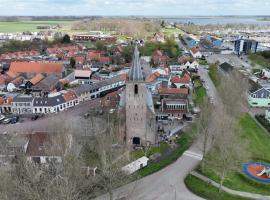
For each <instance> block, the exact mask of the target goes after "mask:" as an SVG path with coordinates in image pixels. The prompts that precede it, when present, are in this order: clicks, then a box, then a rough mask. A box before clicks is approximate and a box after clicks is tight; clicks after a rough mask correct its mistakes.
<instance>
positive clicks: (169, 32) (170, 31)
mask: <svg viewBox="0 0 270 200" xmlns="http://www.w3.org/2000/svg"><path fill="white" fill-rule="evenodd" d="M161 32H162V33H164V34H165V35H166V36H168V37H170V36H171V35H172V34H174V33H176V34H177V35H179V34H181V35H183V34H184V32H183V31H182V30H180V29H178V28H162V29H161Z"/></svg>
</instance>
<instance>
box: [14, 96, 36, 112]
mask: <svg viewBox="0 0 270 200" xmlns="http://www.w3.org/2000/svg"><path fill="white" fill-rule="evenodd" d="M33 100H34V98H33V97H32V96H27V95H18V96H15V97H14V98H13V102H12V107H11V112H12V113H13V114H32V107H33Z"/></svg>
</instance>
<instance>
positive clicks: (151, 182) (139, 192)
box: [96, 142, 203, 200]
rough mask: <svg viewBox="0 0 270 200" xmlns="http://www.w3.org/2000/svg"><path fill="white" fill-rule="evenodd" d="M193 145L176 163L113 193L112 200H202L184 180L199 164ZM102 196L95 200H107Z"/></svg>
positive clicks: (198, 156)
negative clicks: (122, 199) (188, 187)
mask: <svg viewBox="0 0 270 200" xmlns="http://www.w3.org/2000/svg"><path fill="white" fill-rule="evenodd" d="M197 144H198V143H197V142H196V143H194V144H193V145H192V146H191V147H190V148H189V150H188V151H186V152H185V153H184V154H183V155H182V156H181V157H180V158H179V159H178V160H177V161H176V162H174V163H173V164H171V165H169V166H168V167H166V168H164V169H162V170H160V171H158V172H156V173H154V174H152V175H149V176H146V177H144V178H142V179H140V180H138V181H135V182H132V183H130V184H128V185H125V186H123V187H120V188H118V189H116V190H115V191H114V199H116V200H117V199H121V198H123V197H126V199H128V200H174V199H177V200H178V199H181V200H203V199H202V198H200V197H198V196H196V195H194V194H193V193H191V192H190V191H189V190H188V189H187V188H186V186H185V183H184V179H185V177H186V176H187V175H188V174H189V172H191V171H192V170H193V169H194V168H195V167H196V166H197V165H198V164H199V162H200V160H201V153H200V152H201V151H200V150H199V149H198V145H197ZM108 199H109V196H108V195H103V196H100V197H98V198H96V200H108Z"/></svg>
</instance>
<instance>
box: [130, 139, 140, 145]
mask: <svg viewBox="0 0 270 200" xmlns="http://www.w3.org/2000/svg"><path fill="white" fill-rule="evenodd" d="M132 144H135V145H140V144H141V138H139V137H134V138H133V139H132Z"/></svg>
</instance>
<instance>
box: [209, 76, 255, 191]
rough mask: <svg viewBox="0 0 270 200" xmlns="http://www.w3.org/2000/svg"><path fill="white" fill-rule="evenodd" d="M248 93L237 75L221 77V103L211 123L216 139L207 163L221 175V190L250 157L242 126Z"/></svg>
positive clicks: (244, 82)
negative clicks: (229, 177) (241, 119)
mask: <svg viewBox="0 0 270 200" xmlns="http://www.w3.org/2000/svg"><path fill="white" fill-rule="evenodd" d="M246 90H247V83H246V80H245V79H244V77H242V76H241V75H240V74H239V73H238V72H232V73H230V74H229V75H224V76H222V78H221V84H220V86H219V87H218V94H219V97H220V100H219V101H218V102H217V104H216V105H215V109H214V112H213V113H214V115H213V118H212V119H213V121H212V123H211V124H212V126H214V130H215V140H214V144H213V147H212V149H211V151H210V152H209V153H208V155H207V161H206V162H207V165H208V167H209V166H211V167H213V168H214V169H215V172H216V173H217V175H218V176H219V178H220V189H221V188H222V186H223V183H224V180H225V179H226V177H227V175H228V174H229V173H232V172H237V171H239V170H241V165H242V164H243V163H244V162H246V161H247V160H248V159H249V156H250V155H249V153H248V150H247V141H245V140H244V139H243V138H242V137H241V126H240V124H239V120H240V117H241V116H242V113H243V107H244V106H245V103H246V100H245V95H246Z"/></svg>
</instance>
